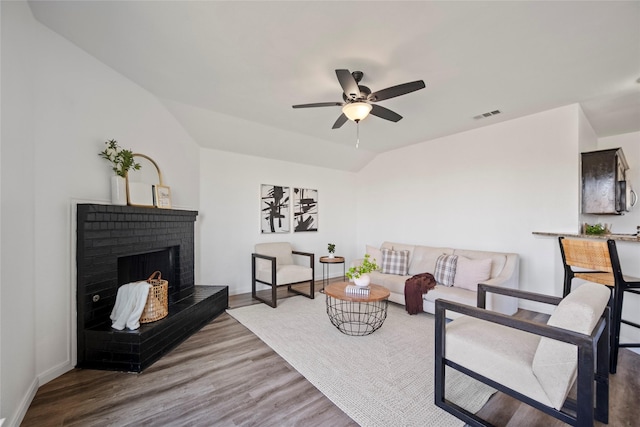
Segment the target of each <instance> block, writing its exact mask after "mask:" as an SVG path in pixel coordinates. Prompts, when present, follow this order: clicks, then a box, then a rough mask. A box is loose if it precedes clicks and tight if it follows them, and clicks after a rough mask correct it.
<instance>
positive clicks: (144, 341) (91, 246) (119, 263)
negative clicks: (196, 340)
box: [76, 204, 228, 372]
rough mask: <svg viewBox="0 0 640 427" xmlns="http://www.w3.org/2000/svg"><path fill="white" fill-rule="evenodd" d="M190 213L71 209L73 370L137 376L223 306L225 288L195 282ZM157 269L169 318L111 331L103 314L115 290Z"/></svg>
mask: <svg viewBox="0 0 640 427" xmlns="http://www.w3.org/2000/svg"><path fill="white" fill-rule="evenodd" d="M197 215H198V213H197V212H196V211H186V210H165V209H155V208H138V207H132V206H113V205H98V204H79V205H78V207H77V253H76V260H77V311H78V312H77V333H78V338H77V344H78V345H77V358H78V361H77V366H78V367H80V368H91V369H105V370H122V371H132V372H141V371H142V370H143V369H145V368H146V367H148V366H149V365H151V364H152V363H153V362H155V361H156V360H158V359H159V358H160V357H161V356H162V355H164V354H166V353H167V352H168V351H170V350H171V349H172V348H174V347H175V346H176V345H178V344H179V343H180V342H182V341H183V340H185V339H186V338H188V337H189V336H190V335H191V334H193V333H194V332H196V331H197V330H199V329H200V328H201V327H202V326H204V325H205V324H206V323H207V322H209V321H210V320H211V319H213V318H215V317H216V316H218V315H219V314H220V313H222V312H223V311H224V310H225V309H226V308H227V306H228V287H227V286H196V285H195V283H194V223H195V221H196V217H197ZM156 270H158V271H160V272H161V274H162V278H163V279H166V280H168V281H169V315H168V316H167V317H165V318H164V319H161V320H159V321H156V322H152V323H147V324H143V325H141V327H140V328H139V329H137V330H134V331H129V330H126V329H125V330H123V331H117V330H115V329H112V328H111V319H110V318H109V315H110V314H111V310H112V309H113V306H114V304H115V298H116V295H117V291H118V287H119V286H121V285H123V284H125V283H129V282H133V281H138V280H145V279H146V278H148V277H149V276H150V275H151V273H153V272H154V271H156Z"/></svg>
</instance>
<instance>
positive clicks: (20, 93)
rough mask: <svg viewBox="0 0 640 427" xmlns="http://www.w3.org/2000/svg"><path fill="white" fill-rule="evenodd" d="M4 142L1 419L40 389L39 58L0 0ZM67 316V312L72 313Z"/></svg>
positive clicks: (10, 7)
mask: <svg viewBox="0 0 640 427" xmlns="http://www.w3.org/2000/svg"><path fill="white" fill-rule="evenodd" d="M0 8H1V9H0V11H1V19H2V33H1V39H2V45H1V49H2V81H1V85H2V105H1V110H2V133H1V135H0V136H1V139H2V145H1V146H0V149H1V150H2V154H1V162H2V164H1V168H0V176H1V178H0V179H1V183H2V187H1V189H0V196H1V203H0V218H1V222H0V238H1V240H0V247H1V249H0V256H1V258H0V338H1V339H2V347H1V351H0V419H2V418H8V422H7V423H8V425H9V426H11V419H12V418H13V417H14V414H15V413H16V410H17V408H18V407H20V406H24V405H25V404H26V405H28V404H29V402H30V401H31V398H32V396H33V394H34V393H35V388H34V387H35V386H36V385H37V381H36V375H37V372H36V349H35V336H36V323H35V306H36V304H35V292H36V284H35V268H36V263H35V234H34V229H33V228H34V227H33V224H34V217H35V209H34V204H35V186H36V182H35V181H36V177H35V171H34V167H35V162H34V150H35V140H34V129H33V126H32V116H33V113H34V110H35V106H34V90H33V86H32V80H33V74H34V73H35V62H34V60H33V58H32V57H30V55H28V53H27V52H28V51H29V48H30V45H31V43H32V41H33V36H32V35H31V34H29V33H28V32H26V33H25V32H23V31H21V30H22V29H21V23H22V22H23V21H24V20H25V19H29V15H30V12H29V11H28V8H27V7H26V5H24V4H20V3H9V2H1V3H0ZM67 317H68V313H67Z"/></svg>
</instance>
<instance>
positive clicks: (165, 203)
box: [153, 185, 171, 209]
mask: <svg viewBox="0 0 640 427" xmlns="http://www.w3.org/2000/svg"><path fill="white" fill-rule="evenodd" d="M153 202H154V204H155V206H156V207H157V208H160V209H171V188H169V187H167V186H165V185H154V186H153Z"/></svg>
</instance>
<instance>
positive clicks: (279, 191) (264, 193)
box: [260, 184, 291, 234]
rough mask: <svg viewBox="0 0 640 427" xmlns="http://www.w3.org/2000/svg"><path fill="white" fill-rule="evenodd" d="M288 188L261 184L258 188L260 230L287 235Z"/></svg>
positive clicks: (264, 232)
mask: <svg viewBox="0 0 640 427" xmlns="http://www.w3.org/2000/svg"><path fill="white" fill-rule="evenodd" d="M290 222H291V221H290V216H289V187H282V186H279V185H268V184H262V186H261V187H260V230H261V232H262V233H263V234H266V233H288V232H289V230H290Z"/></svg>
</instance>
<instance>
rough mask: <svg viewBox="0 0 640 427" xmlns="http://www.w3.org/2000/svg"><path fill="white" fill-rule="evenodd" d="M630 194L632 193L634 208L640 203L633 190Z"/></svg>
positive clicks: (632, 205)
mask: <svg viewBox="0 0 640 427" xmlns="http://www.w3.org/2000/svg"><path fill="white" fill-rule="evenodd" d="M630 193H631V199H632V200H633V201H632V202H631V207H634V206H635V205H636V203H638V195H637V194H636V192H635V191H633V190H631V191H630Z"/></svg>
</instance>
